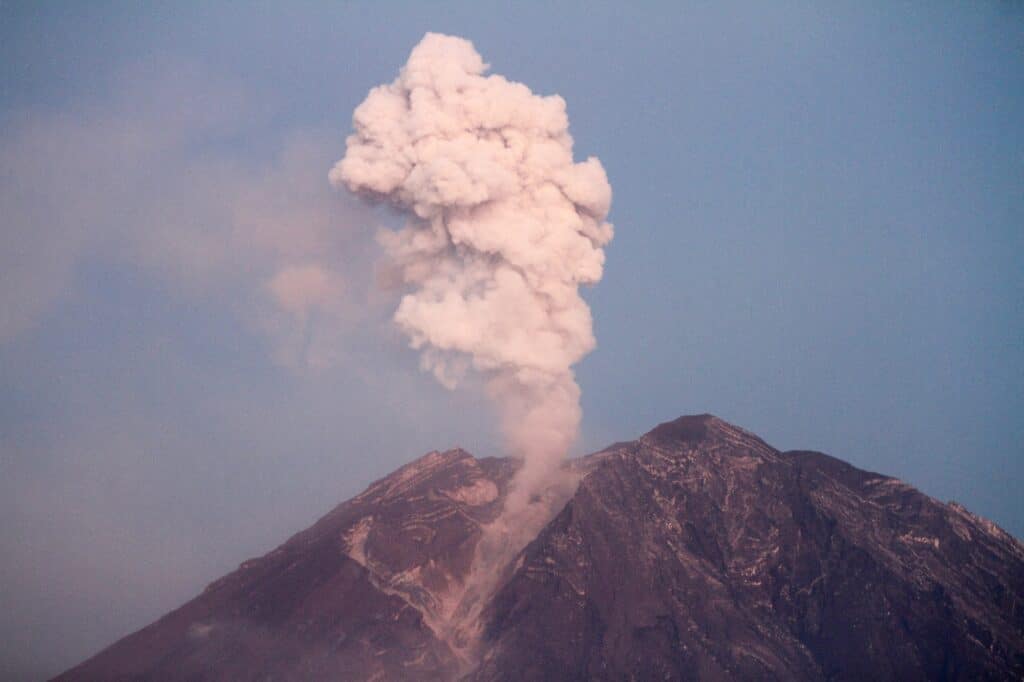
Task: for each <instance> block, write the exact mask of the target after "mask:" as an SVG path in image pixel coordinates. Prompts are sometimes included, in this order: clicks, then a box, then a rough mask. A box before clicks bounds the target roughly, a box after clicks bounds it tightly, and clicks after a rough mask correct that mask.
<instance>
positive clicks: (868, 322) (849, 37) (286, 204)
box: [0, 1, 1024, 679]
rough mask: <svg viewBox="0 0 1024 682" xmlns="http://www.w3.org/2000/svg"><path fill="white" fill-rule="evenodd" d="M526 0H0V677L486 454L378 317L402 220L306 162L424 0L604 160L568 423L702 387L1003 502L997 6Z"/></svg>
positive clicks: (1017, 40) (618, 425) (472, 421)
mask: <svg viewBox="0 0 1024 682" xmlns="http://www.w3.org/2000/svg"><path fill="white" fill-rule="evenodd" d="M546 4H547V3H535V4H534V5H532V6H531V7H529V8H526V9H517V10H510V9H509V8H508V7H506V6H505V5H504V4H488V3H481V2H469V3H465V4H449V3H439V2H431V3H416V4H415V5H413V4H409V5H401V4H398V3H330V4H328V3H323V4H320V3H302V4H298V3H289V4H287V5H285V4H283V3H265V4H259V3H220V4H217V5H216V6H211V5H212V3H196V4H186V3H162V4H157V3H149V4H146V5H132V6H127V5H125V4H124V3H110V4H105V3H88V4H86V3H27V2H26V3H17V2H4V3H3V4H0V237H2V239H3V242H2V249H0V518H2V519H3V523H2V524H0V678H3V679H8V678H10V679H17V678H19V677H24V678H26V679H32V677H33V676H35V677H39V676H43V675H47V674H53V673H56V672H58V671H60V670H61V669H63V668H65V667H67V666H69V665H71V664H73V663H75V662H77V661H78V660H80V659H82V658H84V657H85V656H87V655H89V654H91V653H94V652H95V651H96V650H98V649H99V648H100V647H102V646H104V645H106V644H108V643H110V642H111V641H113V640H114V639H116V638H118V637H120V636H122V635H124V634H126V633H128V632H130V631H132V630H134V629H136V628H138V627H140V626H142V625H144V624H146V623H147V622H149V621H151V620H152V619H154V618H156V617H157V616H159V615H161V614H162V613H164V612H166V611H168V610H170V609H171V608H173V607H175V606H177V605H179V604H180V603H182V602H183V601H184V600H186V599H187V598H189V597H191V596H193V595H194V594H196V593H197V592H198V591H200V590H201V589H202V588H203V587H204V586H205V585H206V584H207V583H208V582H210V581H212V580H213V579H214V578H216V577H218V576H220V575H222V574H223V573H225V572H227V571H229V570H231V569H233V568H234V567H236V566H237V565H238V564H239V563H240V562H241V561H243V560H244V559H246V558H248V557H251V556H255V555H259V554H262V553H264V552H266V551H268V550H270V549H271V548H273V547H274V546H275V545H276V544H278V543H279V542H281V541H283V540H284V539H285V538H286V537H287V536H288V535H290V534H291V533H293V532H295V531H297V530H299V529H301V528H303V527H305V526H306V525H308V524H309V523H311V522H312V521H313V520H315V519H316V518H317V517H318V516H319V515H321V514H322V513H324V512H326V511H327V510H328V509H330V508H331V507H332V506H333V505H335V504H336V503H338V502H340V501H342V500H344V499H346V498H348V497H349V496H351V495H353V494H355V493H357V492H358V491H359V490H361V489H362V488H363V487H365V486H366V484H367V483H368V482H370V481H371V480H372V479H374V478H377V477H379V476H382V475H384V474H386V473H388V472H389V471H391V470H392V469H394V468H395V467H397V466H398V465H400V464H402V463H403V462H406V461H408V460H410V459H412V458H413V457H415V456H418V455H420V454H422V453H424V452H426V451H427V450H430V449H432V448H446V447H450V446H453V445H456V444H460V445H463V446H465V447H467V448H468V449H470V450H472V451H473V452H474V453H476V454H478V455H492V454H501V452H500V445H499V440H498V439H497V437H496V428H495V419H494V415H493V414H492V413H491V412H490V411H488V409H487V407H486V405H483V404H481V402H482V401H481V400H480V399H479V397H478V396H475V395H472V394H466V393H458V392H456V393H450V392H448V391H446V390H445V389H444V388H442V387H441V386H439V385H438V384H437V383H436V382H435V381H434V380H433V379H432V378H431V377H430V376H429V375H427V374H424V373H421V372H420V371H419V369H418V359H417V356H416V354H415V353H414V352H413V351H411V350H408V349H407V348H406V344H405V340H404V339H403V337H402V336H401V334H399V333H397V332H396V330H395V329H394V328H393V326H392V325H391V324H390V323H389V316H390V314H391V312H392V310H393V309H394V306H395V303H396V295H395V293H394V292H388V291H382V290H381V289H380V288H379V287H378V286H377V284H376V279H377V277H378V275H377V274H376V273H375V262H376V261H377V260H378V259H379V256H380V254H379V251H378V249H377V247H376V246H375V244H374V242H373V233H374V231H375V230H376V229H377V228H378V227H380V226H388V225H395V224H396V220H397V219H396V217H395V216H394V215H391V214H389V213H387V212H386V211H383V210H377V209H367V208H365V207H362V206H360V205H359V204H358V202H356V201H354V200H352V199H351V198H349V197H347V196H345V195H344V194H343V193H341V192H339V191H336V190H333V189H332V188H331V187H330V186H329V185H328V183H327V172H328V170H329V169H330V167H331V165H332V164H333V163H334V162H335V161H337V160H338V159H339V158H341V156H342V154H343V153H344V138H345V136H346V135H347V134H348V133H349V131H350V128H351V113H352V110H353V108H354V107H355V106H356V105H357V104H358V103H359V102H360V101H362V100H363V98H364V97H365V96H366V93H367V91H368V90H369V88H370V87H372V86H374V85H377V84H379V83H383V82H387V81H390V80H392V79H393V78H394V77H395V75H396V72H397V69H398V68H399V67H400V66H401V65H402V64H403V63H404V62H405V59H406V57H407V56H408V53H409V50H410V49H411V48H412V47H413V45H415V44H416V43H417V42H418V41H419V40H420V38H421V37H422V36H423V34H424V33H425V32H426V31H438V32H444V33H454V34H458V35H461V36H464V37H466V38H469V39H471V40H472V41H473V42H474V43H475V45H476V48H477V49H478V51H480V53H481V54H482V55H483V57H484V59H485V60H486V61H488V62H489V63H490V64H492V66H493V70H494V71H495V72H497V73H501V74H504V75H506V76H507V77H509V78H512V79H514V80H518V81H522V82H524V83H526V84H527V85H529V86H530V87H531V88H532V89H533V90H534V91H535V92H539V93H545V94H547V93H559V94H561V95H562V96H563V97H564V98H565V99H566V100H567V102H568V108H569V116H570V120H571V131H572V133H573V135H574V137H575V139H576V154H577V158H580V159H582V158H585V157H586V156H588V155H596V156H598V157H600V159H601V161H602V163H603V164H604V166H605V168H606V169H607V172H608V176H609V179H610V181H611V183H612V187H613V191H614V198H613V203H612V213H611V220H612V222H613V223H614V224H615V228H616V236H615V240H614V241H613V242H612V243H611V245H610V246H609V247H608V249H607V255H608V261H607V267H606V271H605V277H604V280H603V281H602V282H601V283H600V284H599V285H598V286H597V287H595V288H592V289H589V290H587V291H586V292H585V297H586V298H587V300H588V301H589V302H590V304H591V308H592V310H593V316H594V324H595V332H596V336H597V343H598V346H597V349H596V350H595V351H594V352H593V353H592V354H591V355H590V356H588V357H587V358H586V359H585V360H584V361H583V362H582V364H581V365H579V367H578V379H579V383H580V385H581V387H582V389H583V409H584V418H583V427H582V428H583V431H582V438H581V442H580V443H579V445H578V447H577V452H585V451H590V450H595V449H598V448H600V447H602V446H604V445H606V444H608V443H610V442H612V441H616V440H624V439H628V438H632V437H635V436H637V435H639V434H640V433H642V432H644V431H646V430H648V429H649V428H651V427H653V426H654V425H655V424H656V423H658V422H660V421H664V420H667V419H670V418H673V417H675V416H678V415H680V414H684V413H698V412H712V413H714V414H717V415H719V416H721V417H723V418H725V419H728V420H730V421H732V422H734V423H736V424H738V425H740V426H743V427H745V428H747V429H749V430H751V431H754V432H755V433H758V434H759V435H761V436H762V437H764V438H765V439H766V440H767V441H768V442H769V443H771V444H772V445H774V446H776V447H778V448H782V449H790V448H810V449H817V450H822V451H825V452H828V453H831V454H833V455H835V456H838V457H841V458H843V459H846V460H848V461H850V462H852V463H853V464H855V465H857V466H860V467H863V468H867V469H872V470H876V471H880V472H883V473H886V474H891V475H896V476H899V477H900V478H903V479H904V480H906V481H908V482H909V483H911V484H913V485H915V486H917V487H918V488H920V489H922V490H924V491H925V492H927V493H928V494H931V495H933V496H935V497H938V498H940V499H942V500H949V499H955V500H958V501H960V502H961V503H963V504H965V505H966V506H967V507H968V508H969V509H971V510H972V511H975V512H977V513H980V514H982V515H985V516H987V517H990V518H992V519H993V520H995V521H996V522H997V523H999V524H1001V525H1002V526H1003V527H1004V528H1006V529H1007V530H1009V531H1011V532H1013V533H1015V534H1016V535H1017V536H1018V537H1020V536H1021V535H1022V534H1024V503H1022V501H1021V500H1022V499H1024V496H1022V495H1021V494H1020V489H1021V488H1022V487H1024V462H1022V455H1024V391H1022V390H1021V380H1022V379H1024V267H1022V254H1024V229H1022V228H1024V125H1022V121H1024V5H1022V4H1021V3H1019V2H995V1H992V2H984V1H982V2H973V3H967V2H956V3H944V2H937V3H936V2H918V3H902V2H879V3H860V2H857V3H854V2H850V3H821V2H806V3H750V4H744V3H729V2H716V3H704V2H701V3H693V4H686V5H681V3H677V2H672V3H665V4H643V5H642V6H641V7H639V8H638V7H635V6H633V5H634V4H633V3H615V4H608V5H599V4H595V3H581V4H561V3H560V4H558V6H557V7H555V8H549V7H546V6H543V5H546ZM128 10H131V11H128ZM309 264H315V265H316V266H317V267H323V268H326V269H328V270H329V271H330V272H331V273H332V278H331V279H330V281H329V283H324V282H319V283H317V282H314V283H312V284H309V283H308V282H306V280H303V279H302V277H299V276H298V275H296V276H295V277H292V278H291V279H289V280H288V281H287V283H288V284H290V285H291V284H296V283H298V285H296V286H298V288H299V289H300V290H301V292H300V293H301V295H292V293H289V292H293V290H294V287H291V288H289V287H283V286H279V285H281V283H282V281H281V280H278V281H277V284H274V282H275V279H274V278H275V276H276V275H278V274H280V273H281V272H282V271H285V270H289V269H292V270H291V271H292V272H293V273H294V272H301V268H303V267H307V266H308V265H309ZM304 282H305V284H304ZM299 285H301V286H299ZM303 287H305V288H303Z"/></svg>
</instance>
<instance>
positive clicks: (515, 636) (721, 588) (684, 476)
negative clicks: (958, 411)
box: [59, 415, 1024, 680]
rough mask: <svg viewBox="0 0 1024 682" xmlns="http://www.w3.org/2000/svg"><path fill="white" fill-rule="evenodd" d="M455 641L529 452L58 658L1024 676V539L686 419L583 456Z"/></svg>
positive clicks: (508, 673)
mask: <svg viewBox="0 0 1024 682" xmlns="http://www.w3.org/2000/svg"><path fill="white" fill-rule="evenodd" d="M569 468H570V469H572V470H573V472H574V473H575V474H576V475H577V476H579V477H580V482H579V485H578V488H577V489H576V491H575V493H574V494H573V495H572V497H571V499H569V500H568V502H567V503H566V504H565V505H564V507H560V509H561V511H560V512H559V513H557V515H555V516H554V518H553V519H552V520H551V521H550V522H549V523H547V525H546V526H545V527H544V528H543V529H542V530H541V531H540V532H539V534H538V535H537V536H536V538H535V539H534V540H533V541H532V542H531V543H530V544H529V545H528V546H527V547H526V548H525V549H524V550H523V551H522V552H521V553H519V555H518V557H516V559H515V561H513V562H512V563H511V564H510V565H509V566H507V567H506V568H505V570H504V571H503V572H502V574H501V579H500V580H498V581H497V583H496V585H497V589H496V591H495V592H494V593H493V594H492V595H490V598H489V599H488V600H487V601H486V604H485V606H484V607H483V609H482V611H481V612H480V615H479V621H480V622H479V632H480V633H481V634H480V637H479V640H478V641H477V642H475V644H476V646H475V648H474V647H466V646H464V644H465V642H462V641H460V640H458V639H457V638H453V637H452V635H451V633H452V628H451V623H452V620H453V614H454V613H455V611H456V607H457V604H458V600H459V598H460V597H461V596H463V595H464V594H465V584H464V583H465V582H466V581H467V578H468V576H469V575H470V569H471V568H472V565H473V562H474V559H475V557H476V550H477V547H478V543H479V541H480V539H481V537H483V534H484V532H485V529H486V528H487V524H488V523H489V522H490V521H493V520H494V519H495V518H496V517H497V515H498V514H499V512H500V510H501V505H502V501H503V499H504V496H505V494H506V491H507V489H508V485H509V482H510V479H511V476H512V474H513V473H514V466H513V464H512V463H511V462H510V461H508V460H496V459H485V460H476V459H474V458H472V457H471V456H470V455H468V454H467V453H464V452H462V451H450V452H447V453H431V454H430V455H427V456H425V457H424V458H421V459H420V460H417V461H416V462H413V463H412V464H410V465H407V466H406V467H403V468H402V469H400V470H398V471H397V472H395V473H394V474H392V475H391V476H389V477H387V478H385V479H382V480H381V481H379V482H377V483H376V484H374V485H373V486H371V487H370V488H369V489H368V490H367V491H366V492H364V493H363V494H362V495H360V496H358V497H356V498H354V499H353V500H350V501H349V502H346V503H344V504H342V505H340V506H339V507H338V508H336V509H335V510H334V511H332V512H331V513H330V514H328V515H327V516H326V517H324V518H323V519H321V520H320V521H319V522H318V523H317V524H315V525H314V526H313V527H311V528H310V529H308V530H307V531H304V532H303V533H300V534H298V535H296V536H295V537H293V538H292V539H291V540H289V541H288V542H287V543H285V544H284V545H282V546H281V547H280V548H278V549H277V550H275V551H274V552H271V553H270V554H268V555H267V556H265V557H263V558H261V559H257V560H253V561H250V562H246V563H245V564H243V565H242V567H241V568H240V569H239V570H238V571H236V572H235V573H232V574H231V575H229V576H227V577H225V578H223V579H221V580H220V581H218V582H216V583H214V584H213V585H211V586H210V587H209V588H208V589H207V590H206V591H205V592H204V593H203V594H202V595H200V596H199V597H198V598H196V599H195V600H193V601H192V602H190V603H189V604H186V605H185V606H184V607H182V608H181V609H179V610H178V611H175V612H173V613H171V614H169V615H168V616H166V617H164V618H163V619H161V620H160V621H158V622H157V623H155V624H153V625H151V626H149V627H148V628H146V629H143V630H141V631H139V632H138V633H136V634H134V635H131V636H129V637H128V638H125V639H124V640H122V641H121V642H118V643H117V644H115V645H114V646H112V647H111V648H109V649H107V650H106V651H104V652H101V653H100V654H99V655H97V656H96V657H95V658H93V659H91V660H90V661H87V662H86V663H84V664H82V665H81V666H79V667H78V668H75V669H73V670H71V671H69V672H68V673H66V674H65V675H64V676H62V677H61V678H59V679H67V680H81V679H194V680H195V679H268V678H269V679H296V680H298V679H371V678H376V679H409V678H413V679H454V678H458V677H463V676H465V677H467V678H470V679H475V680H499V679H552V680H554V679H559V680H561V679H736V678H756V679H850V680H852V679H1019V678H1021V677H1022V676H1024V546H1022V545H1021V543H1020V542H1018V541H1017V540H1016V539H1014V538H1012V537H1010V536H1009V535H1007V534H1006V533H1004V532H1002V531H1001V530H999V529H998V528H997V527H996V526H994V525H993V524H991V523H989V522H988V521H985V520H983V519H980V518H978V517H975V516H973V515H971V514H970V513H969V512H967V511H966V510H964V509H963V508H961V507H959V506H956V505H944V504H941V503H939V502H937V501H935V500H933V499H931V498H929V497H927V496H925V495H923V494H921V493H919V492H917V491H916V490H914V489H913V488H910V487H909V486H907V485H905V484H903V483H901V482H899V481H897V480H895V479H892V478H888V477H885V476H881V475H878V474H873V473H869V472H864V471H860V470H858V469H856V468H854V467H852V466H850V465H848V464H845V463H843V462H841V461H839V460H836V459H833V458H831V457H828V456H827V455H823V454H820V453H815V452H785V453H784V452H779V451H777V450H775V449H773V448H771V447H770V446H768V445H767V444H765V443H764V442H763V441H761V440H760V439H758V438H757V437H756V436H753V435H752V434H749V433H747V432H745V431H743V430H742V429H739V428H737V427H734V426H732V425H730V424H727V423H726V422H723V421H721V420H719V419H717V418H714V417H711V416H708V415H702V416H696V417H682V418H680V419H677V420H675V421H673V422H668V423H666V424H662V425H661V426H659V427H657V428H655V429H654V430H653V431H651V432H649V433H648V434H646V435H645V436H643V437H642V438H640V439H639V440H637V441H632V442H628V443H620V444H617V445H614V446H612V447H610V448H608V449H606V450H604V451H602V452H600V453H596V454H594V455H590V456H588V457H585V458H583V459H581V460H576V461H574V462H572V463H571V464H570V465H569Z"/></svg>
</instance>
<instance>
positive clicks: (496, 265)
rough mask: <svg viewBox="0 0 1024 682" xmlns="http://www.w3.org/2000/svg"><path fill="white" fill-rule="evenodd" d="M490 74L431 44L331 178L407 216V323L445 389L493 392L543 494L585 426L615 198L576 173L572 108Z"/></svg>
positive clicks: (402, 315)
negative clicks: (586, 294)
mask: <svg viewBox="0 0 1024 682" xmlns="http://www.w3.org/2000/svg"><path fill="white" fill-rule="evenodd" d="M487 68H488V65H487V64H485V63H484V62H483V60H482V59H481V57H480V55H479V54H477V52H476V50H475V49H474V48H473V44H472V43H470V42H469V41H467V40H464V39H462V38H457V37H453V36H445V35H439V34H435V33H428V34H427V35H426V36H425V37H424V38H423V40H422V41H421V42H420V44H419V45H417V46H416V48H415V49H413V51H412V53H411V55H410V56H409V61H408V62H407V63H406V65H405V66H404V67H403V68H402V70H401V73H400V75H399V77H398V79H397V80H395V81H394V82H393V83H391V84H388V85H381V86H379V87H376V88H374V89H373V90H371V91H370V94H369V95H368V96H367V98H366V100H365V101H364V102H363V103H362V104H361V105H359V107H358V108H357V109H356V111H355V114H354V117H353V121H354V127H355V132H354V134H352V135H351V136H349V138H348V141H347V151H346V153H345V157H344V158H343V159H342V160H341V161H339V162H338V163H337V165H335V167H334V168H333V169H332V170H331V173H330V179H331V182H332V183H333V184H335V185H336V186H340V185H343V186H345V187H347V188H349V189H350V190H352V191H353V192H356V193H358V194H360V195H363V196H366V197H369V198H372V199H380V200H385V201H388V202H389V203H391V204H393V205H395V206H397V207H399V208H400V209H402V210H403V211H405V212H406V213H407V214H408V221H407V223H406V225H405V227H404V228H403V229H401V230H399V231H397V232H390V231H388V232H384V233H383V234H381V235H380V237H379V239H380V242H381V244H382V245H383V247H384V248H385V250H386V251H387V253H388V255H389V257H390V259H391V260H392V262H393V265H394V268H395V271H396V273H397V274H398V275H399V276H400V278H401V281H402V283H403V284H405V285H406V286H407V287H408V288H409V293H408V294H406V295H405V296H404V297H403V298H402V300H401V303H400V305H399V306H398V310H397V311H396V312H395V321H396V322H397V324H398V325H399V327H400V328H401V329H402V330H403V331H404V332H405V333H406V334H408V336H409V338H410V339H411V344H412V346H413V347H414V348H417V349H420V350H421V351H422V365H423V367H424V369H428V370H430V371H432V372H433V373H434V375H435V376H436V377H437V379H438V380H439V381H440V382H441V383H443V384H444V385H445V386H448V387H449V388H454V387H455V386H456V385H457V384H458V383H459V382H460V380H462V379H463V378H464V377H465V375H466V373H467V372H468V371H475V372H477V373H479V375H480V376H482V377H483V378H484V380H485V385H486V390H487V393H488V395H489V396H490V398H491V399H492V400H493V401H494V402H495V404H496V405H497V406H498V409H499V412H500V414H501V420H502V431H503V433H504V435H505V437H506V438H507V442H508V443H507V444H508V446H509V448H510V449H511V451H512V452H513V454H516V455H518V456H521V457H523V458H524V460H525V462H526V465H525V466H524V469H523V474H522V476H521V477H520V486H519V487H520V490H521V491H527V492H528V491H530V490H531V489H533V488H535V486H536V484H537V483H539V481H540V480H541V479H542V478H544V477H545V476H546V475H547V474H548V473H549V472H550V471H552V470H553V469H554V468H555V467H556V466H557V465H558V463H559V461H560V459H561V457H562V456H564V454H565V453H566V451H567V450H568V448H569V446H570V445H571V443H572V441H573V439H574V438H575V436H576V432H577V429H578V426H579V422H580V415H581V413H580V406H579V397H580V390H579V386H578V385H577V384H576V380H575V376H574V374H573V371H572V366H573V364H574V363H576V362H577V361H579V360H580V359H581V358H582V357H583V356H584V355H586V354H587V353H588V352H589V351H590V350H592V349H593V348H594V335H593V331H592V328H591V317H590V310H589V308H588V307H587V305H586V303H585V302H584V301H583V299H582V298H581V297H580V295H579V291H578V287H579V285H580V284H592V283H595V282H597V281H598V280H599V279H600V278H601V273H602V267H603V264H604V252H603V251H602V249H601V247H602V246H604V245H605V244H607V243H608V242H609V240H611V238H612V226H611V225H610V224H609V223H607V222H605V218H606V216H607V214H608V209H609V206H610V203H611V187H610V186H609V184H608V180H607V177H606V175H605V172H604V169H603V168H602V166H601V163H600V162H599V161H598V160H597V159H596V158H589V159H587V160H586V161H584V162H582V163H574V162H573V158H572V144H573V141H572V137H570V135H569V120H568V118H567V116H566V111H565V101H564V100H563V99H562V98H561V97H559V96H557V95H553V96H549V97H541V96H538V95H534V94H533V93H532V92H530V90H529V89H528V88H527V87H526V86H524V85H522V84H521V83H514V82H511V81H509V80H507V79H505V78H503V77H502V76H498V75H489V76H485V75H484V73H485V71H486V70H487Z"/></svg>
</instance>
